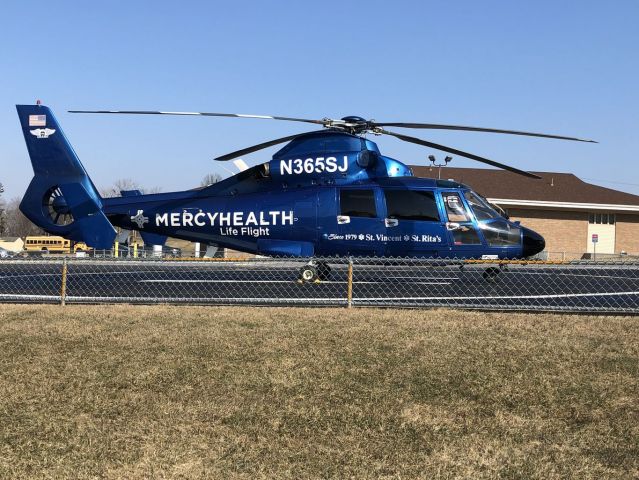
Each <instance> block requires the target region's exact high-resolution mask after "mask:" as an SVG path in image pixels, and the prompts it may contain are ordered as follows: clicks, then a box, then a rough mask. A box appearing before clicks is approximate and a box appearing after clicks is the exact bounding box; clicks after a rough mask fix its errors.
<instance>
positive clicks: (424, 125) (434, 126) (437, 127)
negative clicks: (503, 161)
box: [375, 122, 599, 143]
mask: <svg viewBox="0 0 639 480" xmlns="http://www.w3.org/2000/svg"><path fill="white" fill-rule="evenodd" d="M375 125H379V126H381V127H401V128H426V129H431V130H465V131H468V132H488V133H507V134H509V135H524V136H527V137H542V138H556V139H558V140H573V141H575V142H588V143H599V142H596V141H595V140H585V139H583V138H576V137H565V136H563V135H552V134H550V133H533V132H521V131H518V130H502V129H499V128H482V127H465V126H463V125H444V124H438V123H402V122H394V123H379V122H375Z"/></svg>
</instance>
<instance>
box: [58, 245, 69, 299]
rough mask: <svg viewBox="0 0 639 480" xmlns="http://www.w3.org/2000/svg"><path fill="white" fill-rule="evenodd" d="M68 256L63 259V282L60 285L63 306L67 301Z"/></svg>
mask: <svg viewBox="0 0 639 480" xmlns="http://www.w3.org/2000/svg"><path fill="white" fill-rule="evenodd" d="M67 270H68V265H67V257H64V260H63V261H62V284H61V285H60V305H62V306H63V307H64V306H65V305H66V302H67Z"/></svg>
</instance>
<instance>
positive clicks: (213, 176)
mask: <svg viewBox="0 0 639 480" xmlns="http://www.w3.org/2000/svg"><path fill="white" fill-rule="evenodd" d="M220 180H222V175H220V174H219V173H207V174H206V175H205V176H204V178H202V181H201V182H200V186H201V187H208V186H209V185H213V184H214V183H217V182H219V181H220Z"/></svg>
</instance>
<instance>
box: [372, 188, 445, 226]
mask: <svg viewBox="0 0 639 480" xmlns="http://www.w3.org/2000/svg"><path fill="white" fill-rule="evenodd" d="M384 197H385V198H386V210H387V211H388V218H397V219H400V220H421V221H426V222H439V220H440V219H439V211H438V210H437V202H436V201H435V192H431V191H423V190H384Z"/></svg>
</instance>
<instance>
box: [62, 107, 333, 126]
mask: <svg viewBox="0 0 639 480" xmlns="http://www.w3.org/2000/svg"><path fill="white" fill-rule="evenodd" d="M69 113H120V114H124V115H192V116H201V117H233V118H259V119H262V120H286V121H289V122H304V123H314V124H316V125H324V124H325V123H326V122H325V121H322V120H309V119H307V118H293V117H276V116H273V115H248V114H242V113H215V112H162V111H152V110H69Z"/></svg>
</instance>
